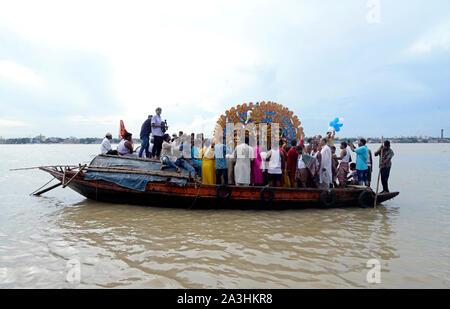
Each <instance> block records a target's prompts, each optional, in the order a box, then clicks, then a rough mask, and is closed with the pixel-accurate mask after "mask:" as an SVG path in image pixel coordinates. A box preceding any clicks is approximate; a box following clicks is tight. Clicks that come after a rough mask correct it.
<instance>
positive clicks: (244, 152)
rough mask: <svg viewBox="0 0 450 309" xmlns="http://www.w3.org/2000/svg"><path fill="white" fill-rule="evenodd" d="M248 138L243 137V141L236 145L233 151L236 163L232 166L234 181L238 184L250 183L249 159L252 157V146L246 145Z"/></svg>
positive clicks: (246, 184)
mask: <svg viewBox="0 0 450 309" xmlns="http://www.w3.org/2000/svg"><path fill="white" fill-rule="evenodd" d="M248 142H249V139H248V137H246V138H245V143H241V144H239V145H237V147H236V150H235V151H234V157H235V159H236V165H235V166H234V181H235V183H236V185H238V186H249V185H250V174H251V171H252V169H251V161H252V160H253V158H254V153H253V149H252V147H250V146H249V145H248Z"/></svg>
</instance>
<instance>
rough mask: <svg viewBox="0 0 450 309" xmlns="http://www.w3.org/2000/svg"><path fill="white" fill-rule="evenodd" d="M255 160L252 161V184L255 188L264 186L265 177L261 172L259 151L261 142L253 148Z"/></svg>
mask: <svg viewBox="0 0 450 309" xmlns="http://www.w3.org/2000/svg"><path fill="white" fill-rule="evenodd" d="M253 155H254V159H253V161H252V174H251V176H252V177H251V178H252V179H251V184H252V185H253V186H261V185H262V184H263V175H262V170H261V163H262V158H261V153H260V151H259V142H258V143H257V145H256V146H255V148H253Z"/></svg>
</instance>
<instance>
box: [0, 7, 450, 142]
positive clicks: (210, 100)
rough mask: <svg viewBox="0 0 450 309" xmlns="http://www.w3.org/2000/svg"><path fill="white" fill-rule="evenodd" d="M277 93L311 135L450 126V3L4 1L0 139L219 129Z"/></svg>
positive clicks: (416, 131) (431, 130)
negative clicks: (227, 116)
mask: <svg viewBox="0 0 450 309" xmlns="http://www.w3.org/2000/svg"><path fill="white" fill-rule="evenodd" d="M262 100H265V101H269V100H270V101H275V102H278V103H281V104H283V105H285V106H287V107H289V108H290V109H291V110H293V111H294V112H295V114H297V115H298V116H299V118H300V120H301V121H302V122H303V126H304V128H305V133H306V134H307V135H314V134H319V133H321V134H323V133H324V131H325V130H326V129H327V128H328V122H330V121H331V120H332V119H334V117H342V118H344V127H343V130H342V133H341V135H342V136H381V135H384V136H395V135H431V136H437V135H439V132H440V129H441V128H444V129H445V130H446V132H450V126H449V119H450V104H449V103H450V1H448V0H433V1H425V0H422V1H419V0H395V1H392V0H342V1H336V0H321V1H316V0H304V1H301V0H292V1H290V0H274V1H269V0H238V1H234V0H223V1H222V0H207V1H206V0H205V1H200V0H190V1H185V0H183V1H173V0H167V1H92V0H89V1H80V0H77V1H44V0H39V1H17V0H14V1H9V0H8V1H3V0H0V107H1V109H0V136H3V137H17V136H35V135H38V134H40V133H41V134H43V135H46V136H60V137H68V136H77V137H88V136H102V135H104V133H105V132H106V131H111V132H112V133H113V134H114V136H116V135H117V132H118V129H119V121H120V119H123V120H124V122H125V126H126V128H127V129H128V130H129V131H131V132H133V133H134V135H139V129H140V126H141V123H142V121H143V120H145V118H146V116H147V115H148V114H153V113H154V110H155V108H156V107H157V106H161V107H162V108H163V118H165V119H167V121H168V123H169V126H170V132H172V131H175V130H178V129H183V130H184V131H186V132H190V131H195V132H201V131H203V132H205V133H210V132H211V131H212V129H213V125H214V123H215V121H216V120H217V118H218V116H219V115H220V114H222V113H223V112H224V111H225V110H226V109H229V108H230V107H232V106H236V105H237V104H241V103H243V102H250V101H251V102H256V101H262Z"/></svg>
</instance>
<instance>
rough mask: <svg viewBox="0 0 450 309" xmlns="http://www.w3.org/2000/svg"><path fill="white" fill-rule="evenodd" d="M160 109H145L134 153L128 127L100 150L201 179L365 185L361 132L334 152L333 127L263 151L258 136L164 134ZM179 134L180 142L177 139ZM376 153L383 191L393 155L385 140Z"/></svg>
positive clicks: (368, 166)
mask: <svg viewBox="0 0 450 309" xmlns="http://www.w3.org/2000/svg"><path fill="white" fill-rule="evenodd" d="M161 112H162V109H161V108H157V109H156V115H154V116H153V115H149V116H148V119H146V120H145V121H144V123H143V124H142V127H141V132H140V139H141V147H140V150H139V153H134V149H133V142H132V135H131V133H126V134H125V135H124V137H123V139H122V140H121V141H120V143H119V146H118V148H117V151H115V150H112V149H111V145H110V143H109V140H110V139H111V138H112V136H111V134H110V133H108V134H107V135H106V137H105V139H104V140H103V142H102V146H101V151H102V153H103V154H116V155H119V156H135V157H143V156H144V154H145V157H146V158H150V159H155V160H159V161H160V162H161V169H167V168H172V169H175V171H176V172H178V173H179V172H181V169H186V170H188V171H189V172H190V173H191V175H197V177H198V179H199V180H200V179H201V182H202V183H203V184H218V185H236V186H266V185H269V186H272V187H297V188H298V187H301V188H323V189H327V188H332V187H345V186H347V185H365V186H370V183H371V178H372V168H373V156H372V152H371V151H370V149H369V148H368V147H367V145H366V144H367V141H366V140H365V139H364V138H361V139H360V140H359V141H358V146H355V145H353V143H351V142H345V141H343V142H341V143H340V144H339V148H340V153H339V156H338V155H337V154H336V146H335V145H334V137H335V132H327V134H326V135H325V136H324V137H322V136H320V135H319V136H315V137H312V138H309V139H307V140H306V141H305V140H303V139H301V140H300V141H297V140H291V141H288V140H287V139H286V138H284V137H283V138H281V139H280V140H279V143H278V144H277V145H270V146H269V149H268V150H267V151H262V150H261V149H260V145H259V143H258V142H257V144H256V146H254V147H251V146H250V142H249V141H250V139H249V137H248V136H247V137H243V138H241V139H240V141H239V142H237V145H236V147H235V149H234V150H231V149H230V147H228V146H227V145H226V144H224V143H223V142H219V141H214V140H212V139H208V138H203V135H202V134H201V135H200V138H199V136H197V137H196V136H195V135H194V133H192V134H191V136H190V142H189V141H187V139H186V138H185V136H184V134H183V132H182V131H180V132H179V133H178V135H177V134H173V135H172V136H170V135H169V134H166V133H165V128H164V123H163V121H162V118H161ZM182 137H184V138H183V142H180V141H181V140H182ZM108 144H109V147H108ZM351 152H354V153H356V162H352V156H351ZM381 154H382V158H381V161H380V162H381V163H380V173H381V183H382V186H383V192H385V193H387V192H389V188H388V179H389V174H390V169H391V159H392V157H393V156H394V152H393V151H392V149H391V147H390V142H389V141H385V142H384V143H383V145H382V146H381V147H380V148H379V149H378V150H377V151H376V152H375V156H380V155H381Z"/></svg>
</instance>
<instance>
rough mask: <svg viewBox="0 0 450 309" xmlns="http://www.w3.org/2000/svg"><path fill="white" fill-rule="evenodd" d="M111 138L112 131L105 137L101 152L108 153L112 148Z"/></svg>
mask: <svg viewBox="0 0 450 309" xmlns="http://www.w3.org/2000/svg"><path fill="white" fill-rule="evenodd" d="M111 139H112V135H111V133H106V135H105V138H104V139H103V141H102V145H101V146H100V153H101V154H107V153H108V152H109V151H111V150H112V148H111V142H110V140H111Z"/></svg>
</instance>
